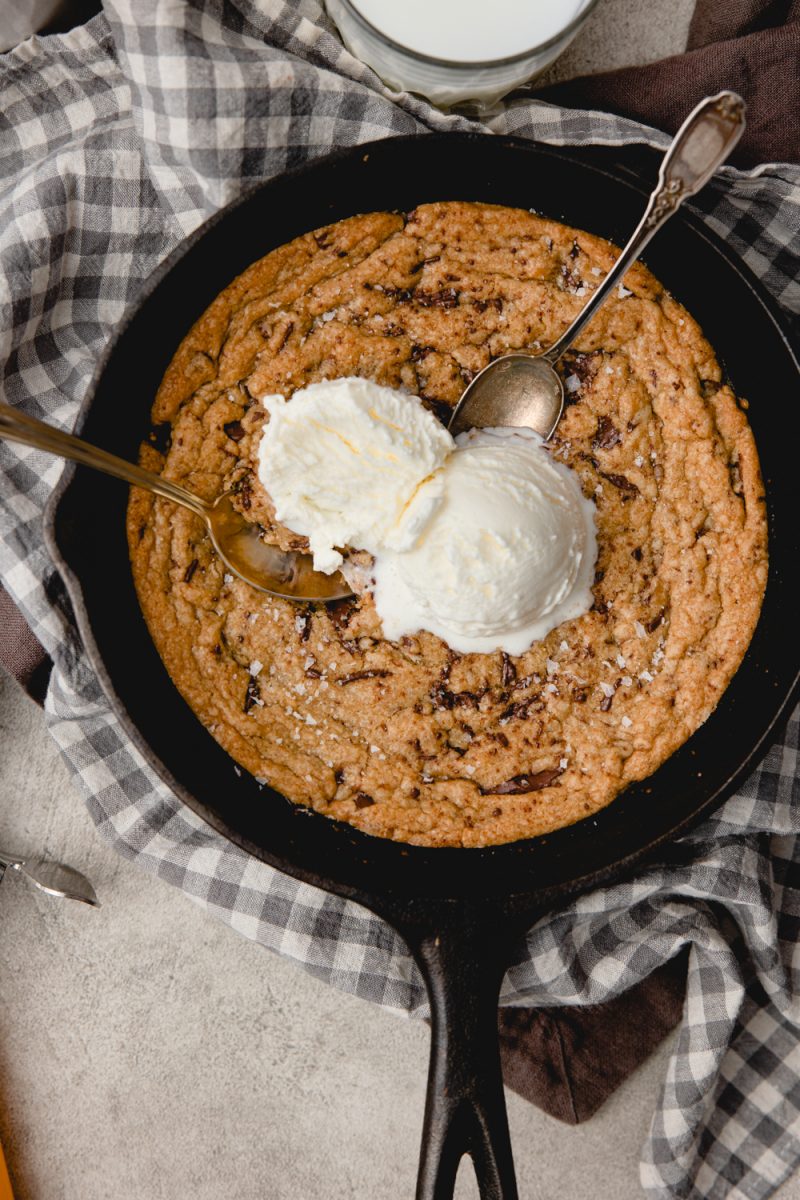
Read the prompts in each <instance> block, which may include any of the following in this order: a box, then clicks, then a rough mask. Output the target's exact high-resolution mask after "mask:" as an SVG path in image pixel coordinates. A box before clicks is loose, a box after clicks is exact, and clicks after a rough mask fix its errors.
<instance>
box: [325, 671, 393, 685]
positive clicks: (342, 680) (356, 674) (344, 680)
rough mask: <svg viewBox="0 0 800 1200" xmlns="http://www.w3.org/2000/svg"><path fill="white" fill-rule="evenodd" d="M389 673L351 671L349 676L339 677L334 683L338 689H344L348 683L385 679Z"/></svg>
mask: <svg viewBox="0 0 800 1200" xmlns="http://www.w3.org/2000/svg"><path fill="white" fill-rule="evenodd" d="M391 673H392V672H391V671H383V670H381V671H378V670H374V671H353V673H352V674H351V675H340V676H339V678H338V679H337V680H336V682H337V683H338V684H339V687H346V686H347V684H348V683H355V682H356V681H357V680H359V679H385V678H386V676H387V675H391Z"/></svg>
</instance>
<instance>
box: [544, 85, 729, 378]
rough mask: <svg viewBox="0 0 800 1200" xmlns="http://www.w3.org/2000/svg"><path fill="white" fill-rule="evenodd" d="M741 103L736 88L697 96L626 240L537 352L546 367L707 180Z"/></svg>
mask: <svg viewBox="0 0 800 1200" xmlns="http://www.w3.org/2000/svg"><path fill="white" fill-rule="evenodd" d="M746 107H747V106H746V105H745V102H744V100H743V99H742V97H741V96H739V95H737V94H736V92H720V93H719V95H717V96H709V97H707V98H706V99H705V100H701V101H700V103H699V104H698V105H697V107H696V108H694V109H693V110H692V111H691V112H690V113H689V116H688V117H687V118H686V120H685V121H684V122H683V124H682V125H681V127H680V129H679V130H678V132H677V133H676V134H675V137H674V138H673V141H672V144H671V146H670V148H669V150H668V151H667V153H666V155H665V156H664V159H663V161H662V163H661V169H660V171H659V172H658V182H657V184H656V186H655V189H654V191H653V194H652V195H651V197H650V199H649V201H648V203H647V208H646V209H645V212H644V216H643V217H642V219H641V221H640V222H639V224H638V225H637V226H636V229H635V230H634V232H633V234H632V235H631V238H630V241H629V242H628V244H627V245H626V247H625V249H624V250H623V251H622V253H621V254H620V256H619V258H618V259H617V261H616V262H615V263H614V266H613V267H612V268H611V270H610V271H609V272H608V274H607V275H606V277H605V279H604V280H603V282H602V283H601V284H600V286H599V287H598V288H597V289H596V290H595V291H594V292H593V293H592V297H591V299H590V300H589V301H588V303H587V304H586V305H584V307H583V308H582V309H581V311H580V312H579V313H578V315H577V317H576V318H575V320H574V321H573V322H572V324H571V325H570V327H569V329H567V331H566V333H564V334H562V336H561V337H560V338H559V339H558V341H557V342H555V344H554V345H552V346H551V347H550V349H549V350H546V351H545V352H544V354H542V355H540V356H539V357H541V358H545V359H547V361H548V362H549V363H550V364H551V366H552V365H554V364H555V363H557V362H558V360H559V359H560V358H561V355H562V354H563V353H564V351H565V350H566V349H568V347H569V346H571V345H572V343H573V342H574V340H575V338H576V337H577V336H578V334H579V333H580V332H581V330H582V329H583V327H584V325H586V323H587V321H589V320H591V318H592V317H593V316H594V313H595V312H596V310H597V309H598V308H599V307H600V305H601V304H602V303H603V301H604V300H605V299H606V297H607V296H608V294H609V292H610V291H611V289H612V288H613V287H614V286H615V284H617V283H618V282H619V281H620V280H621V279H622V277H623V276H624V274H625V272H626V271H627V270H628V268H629V267H631V266H632V265H633V264H634V263H635V262H636V259H637V258H638V257H639V255H640V254H641V253H642V251H643V250H644V248H645V246H646V245H647V243H648V242H649V241H650V239H651V238H652V237H653V235H654V234H656V233H657V232H658V230H659V229H661V227H662V225H664V224H666V222H667V221H668V220H669V218H670V217H671V216H672V214H673V213H674V212H675V211H676V210H677V209H678V208H679V207H680V205H681V204H682V203H683V201H684V200H685V199H686V197H687V196H693V195H694V194H695V193H696V192H699V191H700V189H701V188H702V187H704V186H705V185H706V184H707V183H708V181H709V179H710V178H711V176H712V175H713V174H714V172H715V171H716V169H717V167H719V166H720V165H721V164H722V163H723V162H724V161H725V159H726V158H727V157H728V155H729V154H730V152H731V151H732V150H733V148H734V146H735V145H736V143H737V142H738V141H739V138H740V137H741V136H742V134H743V133H744V127H745V111H746Z"/></svg>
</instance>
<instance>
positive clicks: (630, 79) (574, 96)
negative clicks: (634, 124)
mask: <svg viewBox="0 0 800 1200" xmlns="http://www.w3.org/2000/svg"><path fill="white" fill-rule="evenodd" d="M725 88H732V89H733V90H734V91H736V92H739V93H740V94H741V95H742V96H744V98H745V100H746V101H747V129H746V130H745V133H744V136H743V138H742V140H741V142H740V143H739V145H738V147H737V149H736V151H735V152H734V154H733V156H732V159H731V162H732V163H733V164H734V165H735V166H739V167H752V166H755V165H756V164H757V163H761V162H800V0H726V2H725V3H721V0H697V4H696V6H695V11H694V16H693V17H692V23H691V26H690V28H689V41H688V45H687V48H686V53H685V54H675V55H673V56H672V57H671V58H664V59H661V60H660V61H659V62H654V63H649V64H648V65H647V66H644V67H623V68H621V69H619V70H616V71H603V72H602V73H601V74H598V75H586V76H583V77H581V78H579V79H570V80H568V81H566V82H565V83H557V84H551V85H550V86H548V87H543V88H539V89H537V90H535V92H534V95H535V96H537V97H539V98H540V99H542V100H549V101H552V103H554V104H563V105H565V106H566V107H568V108H599V109H602V110H603V111H604V112H613V113H618V114H619V115H621V116H625V117H632V118H633V119H634V120H636V121H643V122H644V123H645V124H646V125H654V126H656V128H658V129H664V130H666V131H667V132H668V133H674V132H675V131H676V130H677V128H678V126H679V125H680V124H681V123H682V121H683V119H684V117H685V116H686V114H687V113H688V112H690V111H691V109H692V108H694V106H695V104H698V103H699V101H700V100H702V99H703V97H704V96H710V95H713V93H714V92H720V91H722V90H723V89H725Z"/></svg>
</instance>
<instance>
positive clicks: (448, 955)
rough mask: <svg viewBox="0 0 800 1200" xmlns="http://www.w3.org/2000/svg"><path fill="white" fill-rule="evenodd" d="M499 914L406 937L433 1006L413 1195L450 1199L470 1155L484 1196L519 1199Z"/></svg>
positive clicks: (504, 939) (464, 918) (507, 940)
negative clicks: (500, 1032)
mask: <svg viewBox="0 0 800 1200" xmlns="http://www.w3.org/2000/svg"><path fill="white" fill-rule="evenodd" d="M506 925H507V922H504V920H503V918H502V917H501V915H500V914H499V913H498V914H497V916H496V917H493V918H489V917H487V916H486V915H485V914H483V913H481V914H480V915H479V916H471V915H468V914H466V913H464V912H463V910H462V912H461V914H460V916H459V915H457V914H453V916H452V917H451V918H450V919H449V920H447V921H444V922H441V923H439V925H438V929H437V931H436V932H435V933H430V934H423V935H420V936H418V937H417V938H416V939H414V938H413V937H409V935H408V932H407V931H406V932H405V933H404V936H405V937H407V938H408V940H409V944H410V945H411V949H412V951H413V953H414V957H415V958H416V960H417V963H418V964H419V966H420V968H421V970H422V973H423V975H424V977H425V983H426V986H427V989H428V996H429V999H430V1005H431V1017H432V1031H431V1055H430V1066H429V1071H428V1095H427V1100H426V1104H425V1123H424V1126H423V1131H422V1149H421V1156H420V1167H419V1176H418V1179H417V1193H416V1200H452V1196H453V1189H454V1187H455V1180H456V1173H457V1171H458V1165H459V1163H460V1161H461V1158H462V1157H463V1155H464V1154H469V1155H470V1156H471V1158H472V1160H473V1163H474V1166H475V1174H476V1176H477V1180H478V1186H479V1189H480V1195H481V1200H517V1184H516V1179H515V1176H514V1160H513V1157H512V1153H511V1139H510V1136H509V1132H508V1117H507V1114H506V1102H505V1096H504V1094H503V1077H502V1072H501V1068H500V1049H499V1045H498V1041H497V1005H498V999H499V996H500V985H501V984H502V981H503V976H504V974H505V971H506V967H507V966H508V963H509V959H510V952H511V946H512V944H513V937H512V936H511V934H510V931H509V930H508V929H507V928H505V927H504V926H506Z"/></svg>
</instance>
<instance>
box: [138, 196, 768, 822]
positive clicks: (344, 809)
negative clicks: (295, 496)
mask: <svg viewBox="0 0 800 1200" xmlns="http://www.w3.org/2000/svg"><path fill="white" fill-rule="evenodd" d="M615 257H616V250H615V249H614V247H612V246H611V245H610V244H609V243H607V242H605V241H603V240H602V239H600V238H597V237H594V236H592V235H590V234H587V233H584V232H581V231H576V230H574V229H570V228H568V227H566V226H564V225H560V224H557V223H556V222H553V221H548V220H544V219H542V218H541V217H537V216H534V215H532V214H531V213H528V212H524V211H522V210H518V209H508V208H501V207H496V206H491V205H482V204H480V205H479V204H467V203H439V204H429V205H424V206H422V207H420V208H418V209H416V210H415V211H414V212H413V213H411V214H409V216H408V217H407V218H404V217H402V216H401V215H398V214H393V213H371V214H368V215H365V216H358V217H352V218H350V219H348V220H345V221H342V222H340V223H338V224H336V225H332V226H330V227H328V228H326V229H321V230H317V231H316V232H314V233H310V234H307V235H305V236H304V237H301V238H298V239H297V240H296V241H294V242H292V243H290V244H289V245H287V246H282V247H280V248H279V249H278V250H275V251H273V252H272V253H271V254H268V255H267V256H266V257H265V258H263V259H261V260H260V261H259V262H257V263H254V264H253V266H251V267H250V268H249V269H248V270H247V271H245V272H244V274H242V275H241V276H239V278H238V279H236V280H235V281H234V282H233V283H232V284H231V285H230V287H228V288H227V289H226V290H225V291H224V292H222V293H221V295H220V296H219V297H218V298H217V299H216V300H215V301H214V303H213V304H212V305H211V307H210V308H209V309H208V310H207V312H206V313H205V314H204V316H203V317H201V318H200V320H199V321H198V322H197V323H196V324H195V326H194V327H193V328H192V330H191V331H190V333H189V334H188V335H187V337H186V338H185V340H184V341H183V343H182V344H181V346H180V347H179V348H178V351H177V353H176V355H175V357H174V359H173V361H172V363H171V365H170V367H169V369H168V370H167V373H166V375H165V377H164V380H163V382H162V385H161V388H160V389H159V392H158V396H157V397H156V401H155V404H154V406H153V421H154V423H155V424H156V425H157V426H164V427H165V428H167V429H168V432H169V435H170V441H169V448H168V450H167V452H166V454H162V453H160V452H159V451H158V450H157V449H156V448H155V446H154V445H151V444H145V445H144V446H143V449H142V459H141V461H142V462H143V463H144V464H145V465H147V466H150V467H152V468H154V469H156V470H162V471H163V473H164V474H165V475H166V476H167V477H168V478H170V479H173V480H175V481H176V482H179V483H185V484H186V486H188V487H190V488H192V489H193V490H195V491H197V492H198V493H200V494H201V495H203V496H205V497H206V498H208V499H213V498H215V497H216V496H217V495H218V494H219V493H220V492H221V491H224V490H227V489H229V488H232V489H233V491H234V492H235V493H236V494H237V496H238V501H237V502H238V503H239V505H240V506H241V507H242V509H243V510H244V511H246V512H248V513H249V515H250V516H251V518H252V519H253V520H256V521H259V522H260V523H261V524H262V525H263V526H264V528H265V529H266V530H267V532H268V536H270V537H271V538H273V539H274V540H276V541H277V542H279V543H280V544H281V545H283V546H287V547H297V546H303V545H304V542H303V539H302V538H299V537H297V536H296V535H294V534H292V533H290V532H289V531H288V530H286V529H284V528H283V527H281V526H279V525H277V524H276V523H275V521H274V512H273V509H272V506H271V504H270V501H269V498H268V496H267V495H266V493H265V492H264V489H263V488H262V487H261V485H260V483H259V482H258V479H257V476H256V474H255V454H256V449H257V445H258V438H259V433H260V428H261V425H262V422H263V416H264V415H263V411H262V410H261V407H260V405H259V404H258V402H257V398H258V397H260V396H262V395H265V394H268V393H274V392H280V393H283V394H284V395H290V394H291V393H292V392H294V391H296V390H297V389H298V388H300V387H302V386H304V385H306V384H309V383H313V382H316V381H319V380H321V379H325V378H328V379H330V378H337V377H341V376H348V375H361V376H364V377H366V378H369V379H373V380H375V381H376V382H378V383H381V384H385V385H387V386H389V387H394V388H401V389H406V390H408V391H410V392H413V393H416V394H418V395H421V396H422V397H423V399H424V400H425V402H426V403H428V404H429V405H430V407H432V409H433V410H434V411H435V412H437V413H438V414H439V415H441V416H443V417H444V418H445V419H446V417H447V414H448V412H449V410H450V409H451V408H452V406H453V405H454V404H455V403H456V401H457V400H458V398H459V396H460V394H461V392H462V390H463V388H464V386H465V384H466V383H467V382H468V381H469V380H470V379H471V378H472V376H473V375H474V374H475V373H476V372H477V371H479V370H480V369H481V368H482V367H484V366H485V365H486V364H487V363H488V362H489V360H490V358H492V357H494V356H496V355H498V354H503V353H505V352H507V351H511V350H520V349H524V348H526V347H530V346H534V347H536V345H537V343H538V344H540V345H542V346H546V345H548V344H549V343H551V342H553V341H555V340H556V338H557V337H558V336H559V334H560V333H561V332H563V330H564V329H565V328H566V326H567V324H568V323H569V321H570V320H571V319H572V317H573V316H574V315H575V314H576V313H577V312H578V310H579V309H580V307H581V306H582V305H583V303H584V302H585V297H586V296H587V295H588V293H589V291H590V290H591V289H592V288H593V287H595V286H596V285H597V283H598V281H599V279H600V278H601V277H602V276H603V275H604V274H605V272H606V271H607V270H608V269H609V267H610V266H611V264H612V263H613V261H614V259H615ZM563 373H564V376H565V378H566V388H567V401H568V407H567V409H566V411H565V414H564V417H563V418H562V421H561V423H560V425H559V428H558V432H557V435H556V437H555V438H554V439H553V453H554V454H555V455H556V456H557V457H558V458H559V459H560V460H561V461H562V462H566V463H568V464H569V465H570V466H571V467H573V468H574V470H575V471H576V472H577V473H578V475H579V477H580V480H581V483H582V487H583V491H584V494H585V495H586V496H589V497H591V498H593V499H594V500H595V502H596V505H597V528H598V543H599V548H600V552H599V560H598V564H597V577H596V583H595V588H594V594H595V604H594V607H593V609H592V611H591V612H589V613H587V614H586V615H585V616H583V617H580V618H578V619H577V620H573V621H569V622H566V623H565V624H563V625H561V626H559V628H557V629H555V630H554V631H553V632H552V633H551V634H549V636H548V637H547V638H546V639H545V640H544V641H543V642H539V643H536V644H535V645H534V646H532V647H531V649H530V650H529V651H527V652H526V653H525V654H523V655H520V656H519V657H518V658H510V657H509V656H508V655H505V654H502V653H495V654H489V655H478V654H469V655H459V654H455V653H453V652H452V651H451V650H450V649H449V648H448V647H447V646H446V645H445V644H444V643H443V642H442V641H441V640H439V639H438V638H436V637H434V636H433V635H432V634H428V633H424V632H422V633H419V634H417V635H416V636H414V637H409V638H403V639H402V641H401V642H400V643H397V644H395V643H392V642H387V641H385V640H383V638H382V636H381V627H380V623H379V621H378V619H377V617H376V614H375V611H374V607H373V605H372V603H371V600H370V598H369V597H368V596H367V597H364V598H362V599H360V600H358V601H344V602H341V603H339V604H337V605H334V606H331V607H330V608H325V607H319V608H312V607H302V608H299V607H298V606H296V605H295V604H292V603H290V602H284V601H280V600H276V599H273V598H271V597H269V596H264V595H261V594H259V593H256V592H254V591H253V590H252V589H251V588H249V587H248V586H247V585H246V584H244V583H243V582H241V581H240V580H238V579H235V578H232V577H231V576H230V575H226V574H225V572H224V570H223V569H222V567H221V566H220V563H219V561H218V560H217V558H216V557H215V555H214V554H213V552H212V550H211V547H210V545H209V542H208V538H207V537H206V536H205V533H204V528H203V526H202V523H201V522H200V521H199V520H198V518H196V517H194V516H193V515H192V514H191V513H189V512H187V511H185V510H182V509H177V508H176V507H174V506H173V505H170V504H168V503H166V502H164V501H162V500H158V499H155V498H154V497H153V496H151V495H149V494H145V493H142V492H140V491H136V490H134V491H132V492H131V499H130V506H129V512H128V536H129V542H130V550H131V562H132V565H133V574H134V580H135V583H136V588H137V591H138V595H139V599H140V602H141V605H142V610H143V612H144V615H145V619H146V621H147V624H148V627H149V629H150V632H151V634H152V636H153V639H154V641H155V644H156V646H157V648H158V650H159V653H160V654H161V656H162V658H163V659H164V662H165V664H166V666H167V669H168V670H169V673H170V675H171V676H172V679H173V680H174V682H175V684H176V685H177V687H178V688H179V689H180V691H181V692H182V694H183V695H184V697H185V698H186V700H187V701H188V703H189V704H190V705H191V706H192V708H193V709H194V711H195V712H196V714H197V715H198V717H199V718H200V720H201V721H202V722H203V723H204V725H206V726H207V728H208V729H209V730H210V732H211V733H212V734H213V736H214V737H215V738H216V740H217V741H218V742H219V743H220V745H222V746H223V747H224V748H225V749H226V750H227V751H228V752H229V753H230V754H231V755H232V756H233V758H234V759H235V760H236V761H237V762H238V763H240V764H241V765H242V766H243V767H244V768H245V769H246V770H247V771H249V772H251V773H252V774H253V775H255V776H256V777H258V778H259V779H260V780H264V781H265V782H268V783H269V784H271V785H272V786H273V787H275V788H277V789H278V790H279V791H281V792H282V793H283V794H284V795H286V796H288V797H289V798H290V799H292V800H294V801H296V802H297V803H300V804H306V805H311V806H312V807H314V808H315V809H317V810H318V811H319V812H322V813H325V814H326V815H328V816H331V817H336V818H338V819H339V820H343V821H348V822H350V823H351V824H353V825H356V826H358V827H359V828H360V829H362V830H364V831H365V832H367V833H371V834H376V835H378V836H381V837H388V838H394V839H397V840H402V841H408V842H413V843H417V844H420V845H427V846H487V845H493V844H496V843H500V842H507V841H513V840H515V839H517V838H523V837H529V836H532V835H535V834H542V833H546V832H549V831H551V830H553V829H556V828H559V827H560V826H564V825H568V824H570V823H572V822H574V821H577V820H579V819H581V818H582V817H585V816H587V815H588V814H590V813H592V812H595V811H596V810H597V809H599V808H602V807H603V806H605V805H606V804H608V803H609V802H610V801H611V800H613V798H614V797H615V796H616V795H617V794H618V793H619V792H620V790H621V789H622V788H624V787H625V786H626V785H627V784H629V783H631V782H633V781H634V780H640V779H643V778H645V777H646V776H648V775H650V774H651V773H652V772H653V771H654V770H655V769H656V768H657V767H658V766H659V764H660V763H662V762H663V761H664V759H665V758H667V757H668V756H669V755H670V754H671V753H672V752H673V751H674V750H676V749H677V748H678V747H679V746H680V745H681V744H682V743H683V742H684V741H686V739H687V738H688V737H689V736H690V735H691V733H692V732H693V731H694V730H695V729H696V728H697V727H698V726H699V725H700V724H701V723H702V722H703V721H704V720H705V719H706V717H707V716H708V715H709V713H710V712H711V711H712V709H713V708H714V707H715V705H716V703H717V701H718V700H719V698H720V695H721V694H722V692H723V691H724V689H725V687H726V686H727V684H728V683H729V681H730V679H731V677H732V675H733V674H734V672H735V671H736V668H737V667H738V665H739V663H740V661H741V659H742V656H743V655H744V652H745V650H746V648H747V645H748V643H749V641H750V638H751V636H752V633H753V630H754V628H755V625H756V621H757V619H758V614H759V610H760V607H761V601H762V597H763V592H764V588H765V585H766V576H767V532H766V516H765V507H764V494H763V485H762V482H761V476H760V472H759V465H758V458H757V454H756V449H755V444H754V441H753V436H752V433H751V430H750V427H749V425H748V423H747V420H746V417H745V415H744V412H743V411H742V407H741V406H740V405H739V403H737V400H736V398H735V397H734V395H733V393H732V392H731V390H730V388H729V387H728V386H726V385H725V384H724V383H723V382H722V378H721V373H720V369H719V366H718V364H717V361H716V359H715V357H714V353H713V351H712V349H711V347H710V346H709V345H708V343H707V342H706V340H705V339H704V337H703V335H702V333H701V331H700V329H699V327H698V326H697V324H696V322H695V321H694V320H693V319H692V318H691V316H690V315H689V314H688V313H687V312H686V310H685V309H683V308H682V307H681V305H679V304H678V303H677V302H676V301H675V300H674V299H673V298H672V297H671V296H670V295H669V294H668V293H667V292H665V290H664V289H663V288H662V287H661V285H660V284H659V283H658V281H657V280H656V279H655V278H654V277H653V276H652V275H651V274H650V272H649V271H647V270H646V269H645V268H644V267H643V266H641V265H637V266H635V267H634V268H633V269H632V270H631V271H629V273H628V275H627V276H626V279H625V287H624V288H620V289H618V292H617V294H616V295H615V296H614V297H613V298H611V299H609V301H608V302H607V303H606V306H605V307H604V308H603V309H602V310H601V311H600V313H598V314H597V316H596V317H595V318H594V319H593V321H592V322H591V323H590V325H589V327H588V328H587V329H586V330H585V331H584V332H583V334H582V335H581V337H580V338H579V339H578V342H577V345H576V347H575V350H574V352H573V353H571V354H570V355H569V356H568V358H567V359H566V360H565V362H564V364H563ZM165 423H166V425H165Z"/></svg>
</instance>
